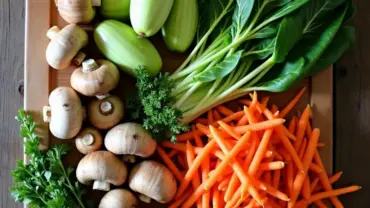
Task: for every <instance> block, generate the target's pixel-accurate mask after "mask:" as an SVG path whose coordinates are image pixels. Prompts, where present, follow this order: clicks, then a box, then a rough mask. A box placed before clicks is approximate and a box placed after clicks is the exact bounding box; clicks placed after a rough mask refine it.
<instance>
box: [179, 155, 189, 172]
mask: <svg viewBox="0 0 370 208" xmlns="http://www.w3.org/2000/svg"><path fill="white" fill-rule="evenodd" d="M177 161H178V162H179V165H180V166H181V167H182V168H183V169H188V165H187V164H186V160H185V159H184V158H183V157H182V155H177Z"/></svg>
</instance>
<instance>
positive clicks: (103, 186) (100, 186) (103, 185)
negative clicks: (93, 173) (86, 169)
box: [93, 181, 110, 191]
mask: <svg viewBox="0 0 370 208" xmlns="http://www.w3.org/2000/svg"><path fill="white" fill-rule="evenodd" d="M93 189H94V190H100V191H109V190H110V184H109V183H108V182H105V181H94V185H93Z"/></svg>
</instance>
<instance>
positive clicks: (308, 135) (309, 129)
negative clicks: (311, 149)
mask: <svg viewBox="0 0 370 208" xmlns="http://www.w3.org/2000/svg"><path fill="white" fill-rule="evenodd" d="M311 134H312V127H311V123H310V122H308V123H307V126H306V135H307V137H308V138H310V137H311Z"/></svg>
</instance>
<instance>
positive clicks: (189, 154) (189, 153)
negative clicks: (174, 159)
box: [186, 141, 200, 190]
mask: <svg viewBox="0 0 370 208" xmlns="http://www.w3.org/2000/svg"><path fill="white" fill-rule="evenodd" d="M194 158H195V154H194V149H193V146H192V145H191V144H190V142H189V141H187V143H186V159H187V163H188V167H190V166H191V165H192V164H193V162H194ZM191 182H192V184H193V189H194V190H195V189H196V188H197V187H198V186H200V178H199V174H198V173H195V175H194V178H193V180H192V181H191Z"/></svg>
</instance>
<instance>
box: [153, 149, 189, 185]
mask: <svg viewBox="0 0 370 208" xmlns="http://www.w3.org/2000/svg"><path fill="white" fill-rule="evenodd" d="M157 152H158V155H159V156H160V157H161V158H162V160H163V162H164V163H165V164H166V166H167V167H168V169H170V170H171V172H172V173H173V175H174V176H175V178H176V179H177V180H178V181H179V182H181V183H182V182H183V181H184V176H183V175H182V174H181V172H180V170H179V169H178V168H177V167H176V165H175V164H174V163H173V162H172V160H171V158H169V157H168V155H167V154H166V152H165V151H164V150H163V149H162V148H161V147H160V146H157ZM185 188H186V187H185ZM184 190H185V189H184Z"/></svg>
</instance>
